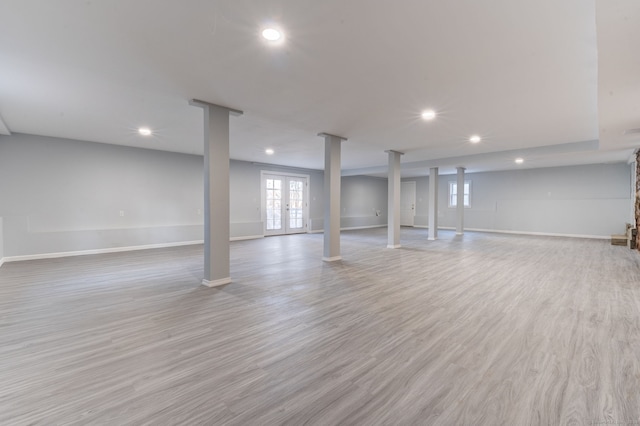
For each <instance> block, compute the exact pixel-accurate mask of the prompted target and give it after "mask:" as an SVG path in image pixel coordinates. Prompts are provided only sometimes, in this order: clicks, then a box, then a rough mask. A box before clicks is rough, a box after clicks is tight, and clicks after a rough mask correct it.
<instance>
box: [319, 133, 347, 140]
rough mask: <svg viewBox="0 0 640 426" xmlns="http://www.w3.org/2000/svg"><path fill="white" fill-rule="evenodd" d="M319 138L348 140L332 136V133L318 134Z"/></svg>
mask: <svg viewBox="0 0 640 426" xmlns="http://www.w3.org/2000/svg"><path fill="white" fill-rule="evenodd" d="M318 136H320V137H323V138H326V137H331V138H338V139H342V140H343V141H346V140H348V139H347V138H343V137H342V136H336V135H332V134H331V133H324V132H322V133H318Z"/></svg>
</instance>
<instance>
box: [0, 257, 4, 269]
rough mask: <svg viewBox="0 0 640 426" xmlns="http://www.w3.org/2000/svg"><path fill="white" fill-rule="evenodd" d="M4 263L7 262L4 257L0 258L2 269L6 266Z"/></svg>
mask: <svg viewBox="0 0 640 426" xmlns="http://www.w3.org/2000/svg"><path fill="white" fill-rule="evenodd" d="M4 262H5V260H4V257H2V258H0V268H1V267H2V265H4Z"/></svg>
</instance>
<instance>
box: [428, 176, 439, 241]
mask: <svg viewBox="0 0 640 426" xmlns="http://www.w3.org/2000/svg"><path fill="white" fill-rule="evenodd" d="M437 238H438V168H437V167H432V168H430V169H429V240H436V239H437Z"/></svg>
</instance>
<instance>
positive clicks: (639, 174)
mask: <svg viewBox="0 0 640 426" xmlns="http://www.w3.org/2000/svg"><path fill="white" fill-rule="evenodd" d="M638 225H640V150H638V151H636V227H637V226H638ZM636 249H637V250H640V232H638V233H637V234H636Z"/></svg>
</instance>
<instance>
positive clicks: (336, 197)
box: [318, 133, 347, 262]
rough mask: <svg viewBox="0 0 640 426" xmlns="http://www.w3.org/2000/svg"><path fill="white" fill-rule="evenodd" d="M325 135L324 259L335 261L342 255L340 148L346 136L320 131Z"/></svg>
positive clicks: (320, 134)
mask: <svg viewBox="0 0 640 426" xmlns="http://www.w3.org/2000/svg"><path fill="white" fill-rule="evenodd" d="M318 136H322V137H324V252H323V257H322V260H324V261H325V262H334V261H336V260H341V259H342V257H341V256H340V180H341V174H340V148H341V144H342V141H346V140H347V139H346V138H343V137H340V136H335V135H330V134H328V133H318Z"/></svg>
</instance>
